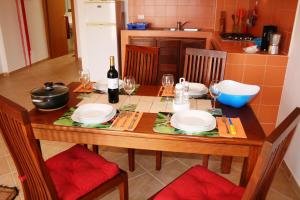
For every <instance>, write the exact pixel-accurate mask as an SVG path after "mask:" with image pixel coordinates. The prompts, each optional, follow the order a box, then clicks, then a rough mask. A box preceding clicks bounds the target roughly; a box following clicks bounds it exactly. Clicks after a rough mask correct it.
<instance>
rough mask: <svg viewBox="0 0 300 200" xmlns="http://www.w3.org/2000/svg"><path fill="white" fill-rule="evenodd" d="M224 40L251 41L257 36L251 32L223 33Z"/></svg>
mask: <svg viewBox="0 0 300 200" xmlns="http://www.w3.org/2000/svg"><path fill="white" fill-rule="evenodd" d="M220 36H221V38H222V39H223V40H236V41H251V40H253V39H254V38H255V37H254V36H253V35H251V34H249V33H221V34H220Z"/></svg>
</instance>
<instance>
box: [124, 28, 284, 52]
mask: <svg viewBox="0 0 300 200" xmlns="http://www.w3.org/2000/svg"><path fill="white" fill-rule="evenodd" d="M121 35H122V36H121V37H122V39H123V41H122V42H123V45H124V46H125V45H126V44H128V37H130V36H140V37H182V38H184V37H186V38H206V40H207V42H206V48H207V49H215V50H219V51H226V52H227V53H242V54H248V53H245V52H244V51H243V48H245V47H248V46H251V45H253V44H254V43H253V42H245V41H242V42H240V41H230V40H223V39H222V38H221V37H220V33H219V32H214V31H213V30H211V29H199V31H195V32H189V31H170V30H169V29H168V28H151V29H147V30H121ZM255 54H256V55H257V54H258V55H261V54H262V55H266V54H267V55H268V53H267V52H257V53H255ZM255 54H253V55H255ZM279 55H286V54H285V53H283V52H280V54H279ZM275 56H276V55H275Z"/></svg>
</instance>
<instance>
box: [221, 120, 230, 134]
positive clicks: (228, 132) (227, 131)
mask: <svg viewBox="0 0 300 200" xmlns="http://www.w3.org/2000/svg"><path fill="white" fill-rule="evenodd" d="M222 122H223V123H224V124H225V127H226V133H227V134H230V131H229V129H228V126H227V123H226V117H225V116H222Z"/></svg>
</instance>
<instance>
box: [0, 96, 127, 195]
mask: <svg viewBox="0 0 300 200" xmlns="http://www.w3.org/2000/svg"><path fill="white" fill-rule="evenodd" d="M0 128H1V131H2V134H3V138H4V140H5V142H6V144H7V147H8V149H9V151H10V153H11V155H12V158H13V160H14V163H15V165H16V168H17V171H18V174H19V179H20V181H21V183H22V187H23V192H24V197H25V199H28V200H38V199H44V200H47V199H48V200H56V199H66V198H67V199H94V198H96V197H97V196H99V195H101V194H103V193H104V192H108V191H109V190H110V189H112V188H114V187H117V186H118V187H119V190H120V199H122V200H127V199H128V178H127V173H126V172H124V171H122V170H121V169H119V167H118V166H117V165H116V164H114V163H111V162H109V161H106V160H105V159H104V158H102V157H101V156H99V155H97V154H95V153H93V152H91V151H89V150H87V149H86V148H84V147H83V146H81V145H75V146H73V147H71V148H70V149H68V150H66V151H64V152H61V153H59V154H57V155H55V156H54V157H52V158H50V159H48V160H47V161H46V162H44V160H43V158H42V155H41V152H40V150H39V148H38V143H37V140H35V138H34V134H33V131H32V127H31V123H30V119H29V115H28V112H27V111H26V110H25V109H24V108H22V107H21V106H19V105H17V104H15V103H14V102H12V101H10V100H8V99H6V98H5V97H2V96H0ZM1 131H0V132H1Z"/></svg>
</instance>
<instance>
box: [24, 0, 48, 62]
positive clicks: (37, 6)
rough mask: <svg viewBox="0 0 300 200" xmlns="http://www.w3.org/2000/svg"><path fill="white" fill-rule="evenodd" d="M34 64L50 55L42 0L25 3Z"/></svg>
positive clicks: (28, 0)
mask: <svg viewBox="0 0 300 200" xmlns="http://www.w3.org/2000/svg"><path fill="white" fill-rule="evenodd" d="M25 8H26V16H27V24H28V32H29V38H30V45H31V61H32V63H35V62H38V61H40V60H43V59H46V58H48V57H49V55H48V47H47V39H46V32H45V22H44V15H43V5H42V1H41V0H27V1H25Z"/></svg>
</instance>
